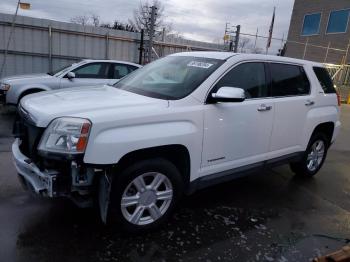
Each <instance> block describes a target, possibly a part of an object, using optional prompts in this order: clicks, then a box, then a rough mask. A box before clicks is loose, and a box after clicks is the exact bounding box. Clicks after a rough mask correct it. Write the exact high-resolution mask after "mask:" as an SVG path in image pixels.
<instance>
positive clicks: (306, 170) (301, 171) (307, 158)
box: [290, 133, 329, 177]
mask: <svg viewBox="0 0 350 262" xmlns="http://www.w3.org/2000/svg"><path fill="white" fill-rule="evenodd" d="M328 147H329V139H327V136H326V135H324V134H323V133H316V134H314V135H313V136H312V137H311V139H310V142H309V145H308V147H307V149H306V152H305V153H304V155H303V157H302V159H301V160H300V161H299V162H295V163H291V164H290V167H291V169H292V171H293V172H294V173H296V174H297V175H300V176H304V177H312V176H314V175H316V174H317V172H318V171H319V170H320V169H321V167H322V165H323V163H324V161H325V159H326V156H327V151H328Z"/></svg>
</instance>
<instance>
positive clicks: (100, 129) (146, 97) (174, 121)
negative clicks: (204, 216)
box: [12, 52, 341, 231]
mask: <svg viewBox="0 0 350 262" xmlns="http://www.w3.org/2000/svg"><path fill="white" fill-rule="evenodd" d="M339 105H340V104H339V97H337V94H336V91H335V89H334V86H333V84H332V80H331V78H330V77H329V75H328V73H327V71H326V69H324V67H323V66H322V64H319V63H314V62H309V61H302V60H296V59H290V58H283V57H275V56H265V55H251V54H235V53H227V52H188V53H179V54H175V55H170V56H168V57H165V58H163V59H159V60H157V61H155V62H153V63H151V64H149V65H147V66H145V67H144V68H142V69H140V70H137V71H135V72H133V73H132V74H130V75H128V76H127V77H125V78H123V79H122V80H121V81H119V82H118V83H117V84H115V85H114V86H100V87H93V88H86V87H84V88H73V89H69V90H68V89H66V90H59V91H48V92H43V93H38V94H33V95H29V96H27V97H25V98H24V99H23V100H22V101H21V103H20V105H19V108H18V112H19V114H18V117H17V120H16V122H15V128H14V133H15V136H16V137H17V138H16V140H15V142H14V144H13V146H12V152H13V156H14V162H15V165H16V168H17V171H18V174H19V177H20V179H21V180H22V181H23V184H25V185H26V186H28V187H30V188H31V189H32V190H34V191H35V192H36V193H38V194H41V195H43V196H47V197H62V196H63V197H69V198H71V199H72V200H73V201H74V202H75V203H77V204H78V205H79V206H81V207H84V206H91V205H92V203H98V205H99V208H100V213H101V218H102V220H103V221H104V222H109V223H115V222H118V223H119V224H120V226H121V228H123V229H124V230H127V231H143V230H150V229H153V228H155V227H157V226H160V225H161V224H162V223H164V221H165V220H166V219H167V218H168V216H169V215H170V214H171V211H173V209H174V207H175V204H176V203H177V202H178V200H179V199H180V198H181V196H182V195H183V194H189V193H192V192H194V191H196V190H198V189H201V188H203V187H206V186H210V185H213V184H216V183H219V182H225V181H228V180H230V179H234V178H237V177H240V176H242V175H245V174H248V173H250V172H251V171H252V170H259V169H261V168H264V167H266V166H270V165H276V164H283V163H290V166H291V168H292V170H293V171H294V172H295V173H296V174H297V175H301V176H305V177H312V176H313V175H315V174H316V173H317V172H318V171H319V169H320V168H321V166H322V164H323V162H324V161H325V158H326V155H327V150H328V148H329V146H330V145H331V144H332V143H333V142H334V140H335V138H336V136H337V134H338V132H339V129H340V125H341V124H340V121H339V112H340V108H339ZM95 200H97V201H95Z"/></svg>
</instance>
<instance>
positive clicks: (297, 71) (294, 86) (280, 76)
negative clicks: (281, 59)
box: [270, 63, 310, 97]
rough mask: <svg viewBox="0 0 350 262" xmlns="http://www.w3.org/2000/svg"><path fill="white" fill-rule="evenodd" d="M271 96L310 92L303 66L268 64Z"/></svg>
mask: <svg viewBox="0 0 350 262" xmlns="http://www.w3.org/2000/svg"><path fill="white" fill-rule="evenodd" d="M270 71H271V80H272V96H276V97H279V96H300V95H307V94H309V93H310V83H309V80H308V78H307V76H306V74H305V72H304V68H303V67H301V66H297V65H287V64H277V63H271V64H270Z"/></svg>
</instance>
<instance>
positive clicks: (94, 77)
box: [61, 62, 110, 88]
mask: <svg viewBox="0 0 350 262" xmlns="http://www.w3.org/2000/svg"><path fill="white" fill-rule="evenodd" d="M109 65H110V64H109V63H107V62H93V63H88V64H84V65H82V66H79V67H77V68H75V69H74V70H72V71H71V72H73V73H75V78H73V79H68V78H67V75H65V76H64V77H63V78H62V79H61V88H67V87H76V86H93V85H101V84H102V85H103V84H108V83H109V78H108V72H109Z"/></svg>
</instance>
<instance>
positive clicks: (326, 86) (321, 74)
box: [314, 67, 336, 94]
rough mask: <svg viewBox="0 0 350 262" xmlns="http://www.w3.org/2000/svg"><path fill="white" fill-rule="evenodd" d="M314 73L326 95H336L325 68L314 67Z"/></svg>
mask: <svg viewBox="0 0 350 262" xmlns="http://www.w3.org/2000/svg"><path fill="white" fill-rule="evenodd" d="M314 72H315V74H316V76H317V79H318V81H319V82H320V85H321V87H322V89H323V91H324V92H325V93H326V94H334V93H336V91H335V88H334V84H333V81H332V78H331V76H330V75H329V73H328V71H327V69H326V68H323V67H314Z"/></svg>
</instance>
